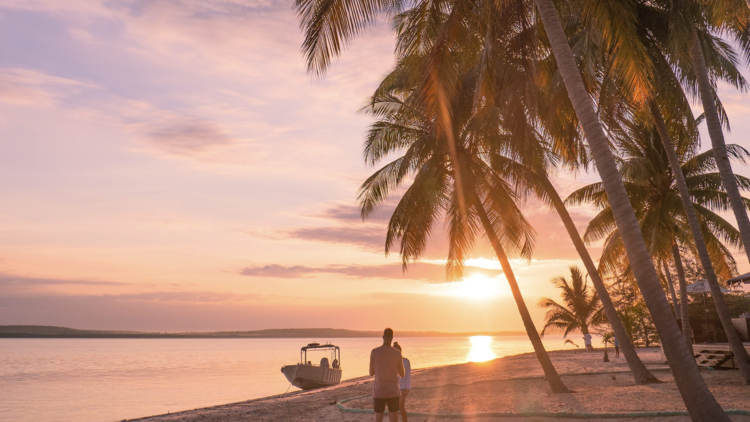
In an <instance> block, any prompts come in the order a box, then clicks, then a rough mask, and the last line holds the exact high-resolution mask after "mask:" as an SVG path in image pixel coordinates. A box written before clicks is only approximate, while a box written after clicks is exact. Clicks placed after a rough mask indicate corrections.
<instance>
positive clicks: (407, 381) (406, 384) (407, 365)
mask: <svg viewBox="0 0 750 422" xmlns="http://www.w3.org/2000/svg"><path fill="white" fill-rule="evenodd" d="M404 372H406V374H404V377H403V378H401V377H399V379H398V388H400V389H401V390H411V362H409V359H407V358H404Z"/></svg>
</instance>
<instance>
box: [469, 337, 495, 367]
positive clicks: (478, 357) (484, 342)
mask: <svg viewBox="0 0 750 422" xmlns="http://www.w3.org/2000/svg"><path fill="white" fill-rule="evenodd" d="M469 341H470V342H471V350H469V356H468V357H467V358H468V359H469V362H486V361H488V360H492V359H495V358H496V357H497V356H496V355H495V354H494V353H493V352H492V348H491V347H490V346H492V337H489V336H472V337H469Z"/></svg>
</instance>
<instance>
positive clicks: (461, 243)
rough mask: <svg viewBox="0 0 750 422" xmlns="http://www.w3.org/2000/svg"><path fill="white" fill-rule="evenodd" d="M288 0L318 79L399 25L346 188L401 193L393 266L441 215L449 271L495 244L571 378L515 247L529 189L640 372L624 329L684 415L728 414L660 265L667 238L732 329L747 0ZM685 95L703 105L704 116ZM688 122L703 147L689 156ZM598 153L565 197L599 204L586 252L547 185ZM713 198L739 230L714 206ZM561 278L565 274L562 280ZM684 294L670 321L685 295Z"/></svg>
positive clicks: (749, 16) (519, 246)
mask: <svg viewBox="0 0 750 422" xmlns="http://www.w3.org/2000/svg"><path fill="white" fill-rule="evenodd" d="M295 6H296V9H297V12H298V14H299V17H300V21H301V26H302V29H303V31H304V33H305V40H304V43H303V45H302V51H303V53H304V55H305V57H306V59H307V64H308V70H309V71H310V72H312V73H314V74H316V75H319V76H322V75H323V74H324V72H325V70H326V69H327V68H328V67H329V66H330V65H331V63H332V62H333V60H335V59H336V57H337V56H338V55H339V54H341V52H342V51H343V48H344V47H345V46H346V45H347V44H348V43H349V42H350V41H351V40H352V39H353V38H354V37H356V36H358V35H359V34H361V33H362V32H363V31H364V30H365V29H367V28H368V27H369V26H371V25H373V24H375V23H376V21H377V20H378V19H380V18H383V17H385V18H387V19H389V20H390V22H391V24H392V27H393V29H394V33H395V35H396V56H397V64H396V66H395V69H394V70H393V72H391V73H390V74H389V75H387V76H386V78H385V79H384V81H383V83H382V84H381V85H380V87H379V88H378V89H377V90H376V92H375V94H374V95H373V97H372V99H371V103H370V106H369V107H367V108H366V109H365V111H366V112H368V113H370V114H371V115H372V116H373V117H374V118H375V119H376V122H375V123H374V124H373V126H372V130H371V131H370V133H369V135H368V137H367V140H366V143H365V159H366V161H367V162H368V163H369V164H371V165H381V167H380V168H379V169H378V170H376V171H375V173H374V174H373V175H372V176H371V177H370V178H368V179H367V181H365V183H364V184H363V185H362V187H361V190H360V197H359V198H360V203H361V206H362V215H363V217H367V216H368V215H369V214H370V213H371V212H372V211H373V210H374V209H376V208H377V207H378V206H379V205H381V204H382V203H383V201H385V200H386V199H387V198H388V197H390V196H398V197H399V203H398V206H397V207H396V209H395V210H394V212H393V215H392V216H391V220H390V223H389V226H388V232H387V240H386V245H385V250H386V253H388V252H389V251H391V250H395V249H396V248H397V249H398V252H399V253H400V255H401V259H402V261H403V264H404V267H406V266H407V265H409V263H411V262H414V261H416V260H418V259H419V258H420V257H421V256H422V254H423V252H424V250H425V246H426V243H427V241H428V239H429V237H430V234H431V233H433V231H434V230H435V226H436V225H437V223H438V222H439V221H441V220H442V221H444V222H445V225H446V227H447V232H448V237H449V249H448V252H447V253H448V260H447V267H446V269H447V278H448V279H459V278H460V277H461V276H462V268H463V261H464V260H465V259H466V258H467V257H468V256H469V255H470V254H471V250H472V247H473V245H474V244H475V242H476V241H477V240H478V239H479V238H483V239H484V240H486V241H487V242H489V244H490V245H491V246H492V248H493V251H494V253H495V255H496V257H497V259H498V260H499V262H500V264H501V266H502V268H503V271H504V273H505V275H506V278H507V280H508V282H509V283H510V286H511V290H512V292H513V297H514V299H515V301H516V305H517V307H518V310H519V312H520V314H521V316H522V319H523V322H524V325H525V327H526V331H527V333H528V335H529V337H530V339H531V341H532V344H533V345H534V349H535V352H536V354H537V358H538V359H539V362H540V364H541V366H542V368H543V369H544V372H545V375H546V376H547V380H548V382H549V383H550V387H551V389H552V391H553V392H556V393H559V392H566V391H568V390H567V388H566V387H565V385H564V384H563V383H562V381H561V380H560V378H559V376H558V375H557V373H556V371H555V369H554V366H553V365H552V363H551V361H550V360H549V357H548V355H547V353H546V351H545V350H544V347H543V345H542V344H541V341H540V339H539V335H538V333H537V330H536V328H535V327H534V324H533V321H532V320H531V318H530V316H529V311H528V308H527V306H526V304H525V301H524V299H523V296H522V295H521V293H520V288H519V280H517V279H516V277H515V274H514V272H513V268H512V267H511V265H510V261H509V257H511V256H519V257H523V258H527V259H528V258H530V257H531V256H532V254H533V250H534V248H533V246H534V231H533V228H532V227H531V226H530V224H529V223H528V221H527V220H526V218H525V216H524V215H523V213H522V211H521V204H522V202H523V200H524V198H525V197H526V196H527V195H534V196H537V197H539V198H540V199H542V200H543V201H544V202H546V203H547V204H549V205H551V206H552V207H553V208H554V209H555V211H556V212H557V213H558V215H559V216H560V217H561V219H562V220H563V222H564V223H565V226H566V230H567V231H568V233H569V235H570V237H571V240H572V241H573V243H574V245H575V247H576V250H577V251H578V253H579V255H580V256H581V259H582V261H583V263H584V266H585V268H586V271H587V272H588V273H589V276H590V277H591V281H592V285H593V287H594V289H595V290H596V295H594V294H593V293H591V292H590V291H589V293H588V294H589V295H590V296H588V297H589V300H591V298H593V297H598V298H599V301H600V303H601V308H600V311H601V313H604V314H606V316H607V319H608V321H609V323H610V324H611V327H612V329H613V330H614V332H615V334H616V335H617V337H618V339H621V338H623V340H625V341H624V344H623V353H624V354H625V357H626V358H627V360H628V364H629V365H630V367H631V369H632V372H633V375H634V378H635V380H636V382H641V383H642V382H649V381H650V380H655V378H653V375H651V374H650V373H648V371H647V370H646V369H645V366H643V364H642V362H640V360H639V359H638V358H637V355H636V354H635V352H634V351H633V349H632V344H631V343H632V342H638V343H639V344H640V343H645V344H651V343H652V342H653V341H660V342H661V345H662V347H663V350H664V353H665V355H666V357H667V360H668V361H669V363H670V366H671V368H672V374H673V376H674V380H675V383H676V384H677V387H678V389H679V391H680V393H681V395H682V398H683V400H684V402H685V406H686V408H687V410H688V412H689V413H690V417H691V419H692V420H694V421H728V420H729V419H728V417H727V416H726V415H725V414H724V412H723V410H722V409H721V407H720V406H719V404H718V402H717V401H716V399H715V398H714V397H713V395H712V394H711V392H710V391H709V390H708V387H707V386H706V384H705V382H704V380H703V378H702V377H701V375H700V373H699V372H698V368H697V366H696V364H695V361H694V359H693V354H692V350H691V349H690V346H689V343H688V342H686V341H685V338H684V337H683V333H682V332H681V330H680V327H679V326H678V324H677V321H676V318H675V316H674V314H673V308H672V306H671V305H670V303H669V301H668V300H667V296H668V293H667V292H670V289H669V287H670V286H672V283H671V282H669V279H670V278H671V277H672V274H673V273H672V267H674V270H675V271H676V273H677V278H678V281H679V282H680V287H681V288H680V290H681V291H682V290H683V289H682V286H683V285H684V282H685V275H684V273H685V270H684V268H682V265H681V263H680V261H681V256H682V254H681V252H680V251H681V248H682V250H690V251H691V253H694V254H695V255H696V256H698V258H699V261H700V264H701V267H702V271H703V272H704V274H705V275H706V277H707V279H708V282H709V285H710V287H711V292H712V296H713V297H714V300H715V303H716V309H717V312H718V314H719V316H720V319H721V320H722V323H724V324H725V326H726V321H725V320H726V319H727V317H728V315H729V310H728V307H727V304H726V303H725V301H724V297H723V295H722V293H721V290H720V285H719V279H725V278H727V277H729V276H730V275H733V274H734V272H735V264H734V261H733V260H732V257H731V254H730V253H729V248H738V247H741V246H743V245H747V244H748V243H750V220H748V217H747V211H746V208H747V205H748V203H747V201H746V200H745V199H744V198H742V197H741V195H740V190H741V189H745V188H747V187H748V183H747V180H746V179H743V178H741V177H738V176H736V175H735V174H734V173H733V171H732V168H731V163H730V158H737V159H743V158H745V157H746V152H745V151H744V150H742V149H741V148H739V147H735V146H731V145H726V144H725V142H724V138H723V130H724V128H728V119H727V117H726V112H725V110H724V109H723V106H722V104H721V101H720V99H719V98H718V96H717V93H716V88H715V86H716V81H717V80H722V81H724V82H728V83H729V84H730V85H733V86H735V87H737V88H739V89H744V87H745V81H744V79H742V76H741V74H740V73H739V70H738V69H739V68H738V66H739V64H740V57H743V58H745V59H748V58H750V30H748V26H749V25H750V8H749V7H748V4H747V3H746V1H745V0H722V1H720V2H699V1H694V0H688V1H683V2H677V3H675V2H666V1H662V0H655V1H649V2H645V1H642V0H624V1H623V0H603V1H602V0H597V1H593V0H562V1H558V2H555V1H553V0H534V1H533V2H531V1H530V0H507V1H503V2H490V1H482V0H473V1H469V0H450V1H441V0H417V1H414V2H402V1H400V0H393V1H378V0H297V1H296V4H295ZM726 40H729V41H731V42H732V43H731V44H730V43H729V42H727V41H726ZM735 48H738V49H740V52H741V54H738V53H737V52H736V51H735ZM691 100H699V101H700V102H701V104H702V105H703V110H704V114H703V116H701V117H700V118H695V117H694V116H693V114H692V110H691V108H690V101H691ZM701 120H705V122H706V124H707V126H708V133H709V137H710V138H711V144H712V149H711V150H710V151H709V152H705V153H702V154H700V153H697V151H698V149H699V136H698V130H697V125H698V124H699V123H700V121H701ZM386 160H390V161H388V162H385V163H384V161H386ZM592 163H593V164H594V165H595V167H596V170H597V172H598V174H599V176H600V177H601V183H598V184H595V185H592V186H589V187H586V188H583V189H581V190H579V192H578V193H577V194H574V195H573V196H572V197H571V198H572V199H570V198H569V201H568V202H569V203H577V202H582V201H584V200H586V201H592V202H594V203H596V204H597V205H598V206H600V209H601V213H600V214H599V215H598V216H597V217H596V218H595V219H594V221H592V224H591V225H590V226H589V230H587V232H586V234H585V235H584V238H585V239H586V240H589V241H591V240H595V239H597V238H599V239H605V248H604V255H603V256H602V259H601V260H600V264H599V266H598V267H597V266H595V265H594V262H593V260H592V259H591V257H590V256H589V253H588V251H587V250H586V247H585V245H584V244H583V241H582V239H581V237H580V235H579V234H578V232H577V230H576V228H575V225H574V224H572V220H571V219H570V215H569V214H568V211H567V209H566V207H565V204H563V202H562V200H561V199H560V198H559V195H558V194H557V192H556V191H555V189H554V186H553V185H552V183H551V182H550V174H551V172H552V171H554V170H555V169H556V168H561V169H565V170H567V171H573V172H577V171H585V170H587V169H588V168H589V167H590V165H591V164H592ZM725 210H727V211H728V210H731V211H732V212H733V213H734V216H735V219H736V221H737V223H738V227H737V228H734V227H733V226H732V225H731V224H729V223H728V222H726V220H724V219H723V218H722V217H721V216H720V215H719V214H718V212H721V211H725ZM745 251H746V253H747V255H748V259H749V260H750V250H748V248H745ZM657 269H658V271H657ZM579 272H580V271H579ZM571 276H572V274H571ZM605 277H606V278H608V279H609V282H608V283H605V281H604V278H605ZM571 280H572V281H571V283H572V284H567V282H566V283H565V284H566V285H568V286H569V287H571V288H572V289H575V279H571ZM584 284H585V283H584ZM665 286H666V289H665ZM587 289H588V287H587ZM669 294H671V292H670V293H669ZM681 296H682V300H681V303H679V308H680V313H681V318H682V319H683V321H684V320H685V315H686V313H687V312H689V306H688V301H687V298H686V297H685V295H684V294H683V295H681ZM674 299H676V294H675V295H673V301H674V302H675V307H677V305H678V303H676V300H674ZM567 305H570V304H566V305H563V307H564V308H566V309H567V308H568V306H567ZM550 306H552V305H551V304H550ZM551 309H552V308H551ZM554 309H557V310H558V311H559V309H558V308H554ZM560 312H561V311H560ZM555 318H558V317H555V316H553V320H554V319H555ZM560 318H562V317H560ZM560 323H563V320H562V319H561V320H560ZM581 324H582V322H581V321H579V327H578V328H579V329H582V328H583V325H581ZM553 326H554V325H553ZM553 326H550V327H553ZM628 327H630V329H629V328H628ZM635 327H640V328H639V329H638V330H640V331H641V332H643V335H642V336H641V337H642V340H641V339H637V338H636V336H634V333H635V332H636V331H638V330H635V329H634V328H635ZM686 334H689V330H686ZM630 340H632V342H631V341H630ZM730 344H731V345H732V350H733V351H734V352H735V354H736V355H737V357H738V361H739V362H740V368H741V370H742V373H743V376H744V377H745V380H746V381H747V382H748V383H750V357H748V355H747V353H746V352H745V351H744V348H743V349H742V351H740V350H735V349H736V347H737V341H736V339H732V338H730ZM628 350H629V351H628ZM742 353H744V355H743V354H742Z"/></svg>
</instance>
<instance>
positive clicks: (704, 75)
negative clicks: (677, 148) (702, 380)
mask: <svg viewBox="0 0 750 422" xmlns="http://www.w3.org/2000/svg"><path fill="white" fill-rule="evenodd" d="M690 56H691V59H692V61H693V70H694V71H695V76H696V79H697V80H698V90H699V91H700V94H701V103H703V113H705V116H706V126H707V127H708V135H709V137H710V138H711V147H712V149H713V153H714V159H715V160H716V167H718V168H719V174H720V175H721V184H722V186H724V190H726V191H727V196H728V197H729V203H730V204H731V205H732V212H734V218H735V219H736V220H737V228H738V229H739V230H740V236H741V237H742V244H743V245H744V247H745V255H746V256H747V259H748V261H750V219H748V217H747V210H746V209H745V203H744V201H743V200H742V196H741V195H740V190H739V188H737V181H736V180H735V178H734V172H733V171H732V164H731V163H730V162H729V157H728V156H727V146H726V144H725V143H724V133H723V132H722V130H721V122H720V121H719V113H718V112H717V111H716V101H715V98H714V92H713V89H712V88H711V82H710V81H709V80H708V70H707V69H706V60H705V58H704V56H703V48H702V47H701V42H700V40H699V39H698V34H697V33H696V32H695V29H693V43H692V45H691V46H690ZM710 284H711V280H709V285H710ZM711 294H714V289H713V287H711ZM714 297H716V296H714ZM722 322H723V321H722Z"/></svg>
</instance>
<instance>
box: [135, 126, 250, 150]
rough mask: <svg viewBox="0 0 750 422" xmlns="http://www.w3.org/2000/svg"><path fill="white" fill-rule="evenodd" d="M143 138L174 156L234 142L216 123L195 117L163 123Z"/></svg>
mask: <svg viewBox="0 0 750 422" xmlns="http://www.w3.org/2000/svg"><path fill="white" fill-rule="evenodd" d="M144 138H145V140H146V141H147V142H149V143H151V144H152V145H154V146H155V147H156V148H157V149H159V150H161V151H164V152H166V153H168V154H173V155H176V156H186V157H190V156H195V155H200V154H204V153H206V152H209V151H213V150H216V149H221V148H224V147H228V146H230V145H232V144H234V143H235V141H234V139H232V137H231V136H229V135H228V134H227V132H226V130H224V129H223V128H222V127H221V126H219V125H218V124H216V123H214V122H211V121H207V120H201V119H197V118H185V119H184V120H183V121H180V122H175V123H171V124H164V125H161V126H158V127H155V128H153V129H151V130H149V131H148V132H147V133H146V134H145V136H144Z"/></svg>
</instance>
